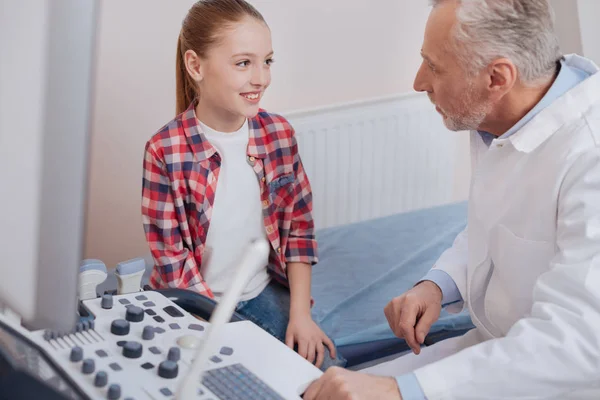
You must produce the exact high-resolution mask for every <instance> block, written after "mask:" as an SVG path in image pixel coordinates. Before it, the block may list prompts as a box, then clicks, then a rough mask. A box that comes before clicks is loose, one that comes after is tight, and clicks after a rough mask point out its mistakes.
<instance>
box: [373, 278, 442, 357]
mask: <svg viewBox="0 0 600 400" xmlns="http://www.w3.org/2000/svg"><path fill="white" fill-rule="evenodd" d="M441 311H442V290H441V289H440V288H439V286H438V285H436V284H435V283H433V282H431V281H423V282H420V283H418V284H417V285H416V286H415V287H413V288H412V289H410V290H409V291H408V292H406V293H404V294H403V295H402V296H399V297H396V298H395V299H393V300H392V301H390V302H389V303H388V305H387V306H385V308H384V310H383V312H384V313H385V317H386V318H387V320H388V323H389V325H390V328H392V331H393V332H394V334H395V335H396V336H398V337H399V338H404V340H406V343H407V344H408V345H409V346H410V348H411V349H412V351H413V352H414V353H415V354H419V353H420V352H421V344H423V342H424V341H425V336H427V334H428V333H429V329H430V328H431V325H433V323H434V322H435V321H437V320H438V318H439V317H440V312H441Z"/></svg>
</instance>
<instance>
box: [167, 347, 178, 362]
mask: <svg viewBox="0 0 600 400" xmlns="http://www.w3.org/2000/svg"><path fill="white" fill-rule="evenodd" d="M180 358H181V350H180V349H179V347H171V348H170V349H169V354H168V355H167V360H169V361H173V362H177V361H179V359H180Z"/></svg>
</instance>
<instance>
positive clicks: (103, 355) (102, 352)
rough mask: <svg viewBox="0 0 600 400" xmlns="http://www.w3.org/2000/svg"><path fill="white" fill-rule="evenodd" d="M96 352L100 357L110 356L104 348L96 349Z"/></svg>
mask: <svg viewBox="0 0 600 400" xmlns="http://www.w3.org/2000/svg"><path fill="white" fill-rule="evenodd" d="M96 354H97V355H98V357H100V358H104V357H108V354H106V352H105V351H104V350H96Z"/></svg>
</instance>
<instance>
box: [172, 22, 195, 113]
mask: <svg viewBox="0 0 600 400" xmlns="http://www.w3.org/2000/svg"><path fill="white" fill-rule="evenodd" d="M183 55H184V53H183V51H182V48H181V34H179V38H177V59H176V62H175V68H176V71H175V96H176V108H175V115H179V114H181V113H182V112H184V111H185V110H187V108H188V107H189V106H190V104H191V103H192V101H194V98H195V97H196V90H195V89H194V83H193V82H191V78H190V75H189V74H188V73H187V70H186V68H185V59H184V57H183Z"/></svg>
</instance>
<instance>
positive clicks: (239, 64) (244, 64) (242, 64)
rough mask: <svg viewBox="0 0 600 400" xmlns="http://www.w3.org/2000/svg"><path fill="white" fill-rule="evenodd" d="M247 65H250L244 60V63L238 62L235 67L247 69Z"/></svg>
mask: <svg viewBox="0 0 600 400" xmlns="http://www.w3.org/2000/svg"><path fill="white" fill-rule="evenodd" d="M248 64H250V61H248V60H245V61H240V62H239V63H237V64H235V65H237V66H238V67H247V66H248Z"/></svg>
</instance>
